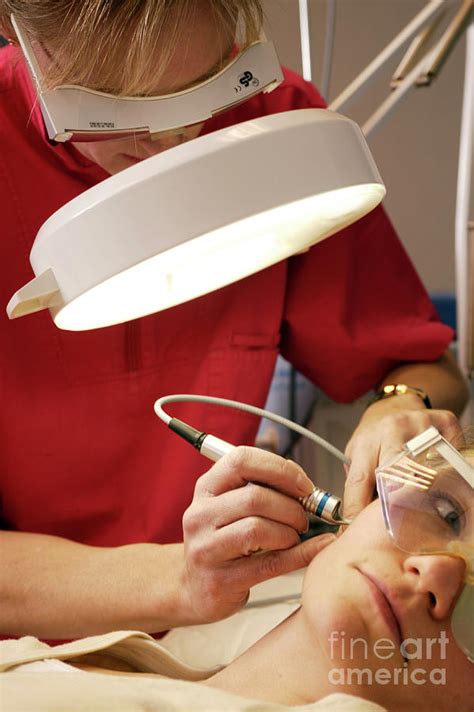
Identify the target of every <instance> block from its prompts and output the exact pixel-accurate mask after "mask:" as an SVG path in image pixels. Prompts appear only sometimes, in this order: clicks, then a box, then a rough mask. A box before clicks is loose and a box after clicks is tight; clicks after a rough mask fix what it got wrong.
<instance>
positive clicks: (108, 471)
mask: <svg viewBox="0 0 474 712" xmlns="http://www.w3.org/2000/svg"><path fill="white" fill-rule="evenodd" d="M322 106H324V102H323V100H322V98H321V96H320V95H319V94H318V92H317V91H316V90H315V89H314V87H313V86H311V85H310V84H308V83H307V82H304V81H303V80H302V79H301V78H300V77H298V76H297V75H296V74H294V73H293V72H289V71H286V72H285V82H284V83H283V84H282V85H281V86H280V87H279V88H278V89H276V90H275V91H274V92H272V93H271V94H260V95H258V96H256V97H255V98H253V99H250V100H249V101H247V102H246V103H244V104H241V105H240V106H237V107H236V108H235V109H232V110H230V111H227V112H225V113H223V114H221V115H219V116H218V117H216V118H214V119H212V120H210V121H208V122H207V123H206V125H205V127H204V130H203V133H207V132H209V131H214V130H216V129H218V128H222V127H224V126H229V125H232V124H235V123H238V122H241V121H245V120H247V119H251V118H255V117H257V116H261V115H264V114H271V113H275V112H279V111H286V110H289V109H295V108H307V107H322ZM249 170H251V166H249ZM315 170H317V166H315ZM105 178H107V174H106V173H105V172H104V171H103V170H102V169H101V168H99V167H98V166H97V165H95V164H93V163H90V162H88V161H87V160H86V159H85V158H84V157H82V156H81V155H79V154H78V152H77V151H75V149H74V147H73V146H71V145H67V144H65V145H61V144H58V145H52V144H51V143H50V142H49V141H48V139H47V137H46V135H45V131H44V128H43V123H42V119H41V116H40V113H39V110H38V107H37V106H36V105H35V97H34V91H33V89H32V86H31V83H30V80H29V78H28V75H27V72H26V69H25V65H24V63H23V60H22V59H21V56H20V55H19V53H18V52H17V50H15V49H14V48H11V47H9V48H5V49H2V50H0V226H1V228H0V229H1V238H0V269H1V279H0V305H1V309H0V403H1V407H0V517H1V522H0V523H1V525H2V526H3V528H6V529H14V530H21V531H31V532H43V533H46V534H55V535H59V536H63V537H66V538H68V539H72V540H75V541H80V542H85V543H88V544H97V545H105V546H116V545H120V544H126V543H132V542H162V543H166V542H175V541H179V540H181V538H182V529H181V516H182V514H183V512H184V510H185V509H186V507H187V506H188V505H189V503H190V501H191V499H192V494H193V489H194V484H195V482H196V479H197V477H199V475H200V474H202V473H203V472H204V471H206V470H207V469H208V468H209V466H210V463H209V462H208V461H206V460H205V459H204V458H203V457H201V456H200V455H198V454H197V453H196V452H195V451H194V450H193V449H192V448H191V447H190V446H189V445H188V444H186V443H185V442H183V441H182V440H180V439H179V438H178V437H177V436H176V435H174V434H173V433H172V432H171V431H169V430H168V429H167V428H166V427H165V426H164V425H163V423H162V422H161V421H159V420H158V419H157V417H156V416H155V414H154V412H153V403H154V401H155V399H156V398H157V397H159V396H162V395H166V394H170V393H202V394H212V395H214V396H221V397H225V398H233V399H237V400H242V401H246V402H248V403H253V404H255V405H258V406H262V405H263V404H264V403H265V399H266V395H267V391H268V388H269V384H270V381H271V378H272V373H273V367H274V364H275V359H276V356H277V353H278V352H279V351H280V352H281V353H282V355H283V356H284V357H285V358H287V359H288V360H289V361H291V362H292V363H293V364H294V365H295V366H296V368H297V369H299V370H300V371H302V372H303V373H304V374H305V375H306V376H307V377H308V378H310V379H311V380H312V381H314V383H316V384H317V385H318V386H319V387H320V388H321V389H322V390H324V391H325V392H326V393H327V394H328V395H329V396H331V397H332V398H334V399H335V400H337V401H351V400H352V399H354V398H357V397H358V396H360V395H361V394H363V393H364V392H366V391H367V390H369V389H370V388H371V387H373V386H374V385H375V384H377V382H378V381H379V380H380V379H381V378H382V377H383V376H384V374H386V373H387V372H388V370H389V369H391V368H393V367H394V366H395V365H396V364H397V363H399V362H402V361H416V360H422V361H424V360H433V359H436V358H438V357H439V356H440V355H441V354H442V353H443V352H444V351H445V349H446V348H447V346H448V344H449V342H450V340H451V338H452V332H451V330H450V329H449V328H448V327H446V326H444V325H442V324H441V323H439V321H438V319H437V316H436V313H435V310H434V308H433V306H432V304H431V302H430V301H429V299H428V297H427V295H426V293H425V290H424V288H423V286H422V285H421V283H420V280H419V278H418V276H417V275H416V273H415V271H414V269H413V266H412V265H411V263H410V261H409V259H408V257H407V255H406V253H405V251H404V249H403V247H402V245H401V244H400V241H399V240H398V238H397V236H396V234H395V232H394V230H393V228H392V226H391V224H390V222H389V220H388V219H387V216H386V215H385V213H384V211H383V210H382V209H377V210H375V211H374V212H372V213H371V214H370V215H369V216H367V217H366V218H364V219H363V220H361V221H359V222H358V223H357V224H356V225H353V226H351V227H350V228H347V229H346V230H344V231H342V232H341V233H339V234H337V235H335V236H333V237H331V238H329V239H327V240H326V241H324V242H322V243H320V244H319V245H317V246H315V247H314V248H312V249H311V250H310V251H309V252H307V253H305V254H303V255H300V256H297V257H294V258H291V259H290V260H288V261H284V262H281V263H280V264H277V265H275V266H274V267H271V268H270V269H267V270H265V271H263V272H261V273H259V274H256V275H254V276H252V277H249V278H248V279H245V280H242V281H240V282H238V283H236V284H233V285H231V286H229V287H226V288H224V289H221V290H219V291H217V292H215V293H213V294H209V295H207V296H204V297H201V298H200V299H196V300H195V301H192V302H190V303H188V304H183V305H181V306H178V307H175V308H173V309H170V310H168V311H165V312H162V313H160V314H156V315H152V316H148V317H146V318H143V319H138V320H136V321H133V322H130V323H128V324H123V325H119V326H113V327H109V328H106V329H101V330H98V331H89V332H82V333H72V332H65V331H60V330H59V329H57V328H56V327H55V326H54V324H53V322H52V320H51V318H50V316H49V313H47V312H42V313H38V314H35V315H33V316H29V317H26V318H23V319H19V320H17V321H13V322H10V321H9V320H8V319H7V316H6V314H5V310H4V307H5V306H6V304H7V302H8V300H9V298H10V297H11V295H12V294H13V292H15V291H16V290H17V289H18V288H19V287H20V286H21V285H23V284H25V282H27V281H28V280H29V279H31V278H32V276H33V273H32V271H31V267H30V264H29V260H28V255H29V252H30V249H31V246H32V243H33V240H34V238H35V235H36V233H37V231H38V229H39V227H40V226H41V224H42V223H43V222H44V221H45V220H46V219H47V218H48V217H49V216H50V215H51V214H52V213H53V212H54V211H55V210H57V209H58V208H60V207H61V206H62V205H64V204H65V203H66V202H67V201H69V200H71V199H72V198H74V197H75V196H77V195H78V194H79V193H81V192H82V191H84V190H86V189H87V188H89V187H90V186H92V185H95V184H96V183H98V182H99V181H101V180H104V179H105ZM275 180H278V176H275ZM216 187H218V176H216ZM185 209H186V196H183V210H185ZM130 239H131V240H133V235H130ZM170 410H171V412H172V414H173V415H176V416H177V417H181V418H183V419H184V420H187V421H188V422H189V423H191V424H193V425H195V426H196V427H198V428H200V429H203V430H207V431H208V432H212V433H214V434H215V435H217V436H219V437H222V438H224V439H227V440H229V441H230V442H233V443H236V444H237V443H241V444H243V443H247V444H251V443H252V442H253V441H254V437H255V433H256V429H257V426H258V423H257V421H256V420H255V419H254V418H252V417H251V416H248V415H245V414H241V413H237V412H233V411H229V410H227V409H218V408H211V407H207V406H196V405H192V406H191V405H179V406H178V405H175V406H173V407H172V408H171V409H170Z"/></svg>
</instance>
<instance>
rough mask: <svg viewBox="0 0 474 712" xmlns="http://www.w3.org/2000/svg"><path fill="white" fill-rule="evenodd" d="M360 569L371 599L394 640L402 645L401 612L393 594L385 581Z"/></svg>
mask: <svg viewBox="0 0 474 712" xmlns="http://www.w3.org/2000/svg"><path fill="white" fill-rule="evenodd" d="M358 571H359V573H361V574H362V576H363V577H364V579H365V580H366V582H367V584H368V589H369V591H370V597H371V600H372V602H373V603H374V604H375V606H376V608H377V610H378V612H379V613H380V616H381V618H382V619H383V621H384V622H385V624H386V626H387V628H388V629H389V630H390V632H391V634H392V638H393V640H394V641H395V643H396V644H397V645H398V646H400V645H401V644H402V641H403V635H402V629H401V625H400V618H399V613H398V611H397V608H396V606H395V604H394V601H393V596H391V595H390V592H389V591H388V590H387V587H386V586H384V584H383V582H381V581H379V580H378V579H377V578H375V576H373V575H372V574H371V573H370V572H368V571H361V569H358Z"/></svg>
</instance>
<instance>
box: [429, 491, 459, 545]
mask: <svg viewBox="0 0 474 712" xmlns="http://www.w3.org/2000/svg"><path fill="white" fill-rule="evenodd" d="M430 504H431V506H432V507H433V509H434V510H435V512H436V514H437V515H438V516H439V517H440V518H441V519H442V520H443V522H444V524H445V525H446V526H447V527H449V529H450V530H451V531H452V532H454V533H455V534H456V535H457V536H459V534H460V533H461V529H462V526H463V521H464V510H463V509H462V507H461V506H460V505H459V504H458V502H456V500H454V499H453V498H452V497H451V495H449V494H447V493H446V492H441V491H436V492H433V493H431V496H430Z"/></svg>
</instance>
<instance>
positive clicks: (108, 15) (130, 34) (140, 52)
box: [0, 0, 263, 96]
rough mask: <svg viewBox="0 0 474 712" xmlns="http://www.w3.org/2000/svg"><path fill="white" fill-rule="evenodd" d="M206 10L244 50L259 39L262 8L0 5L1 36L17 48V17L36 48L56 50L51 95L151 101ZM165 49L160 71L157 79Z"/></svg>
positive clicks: (240, 1)
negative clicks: (86, 92)
mask: <svg viewBox="0 0 474 712" xmlns="http://www.w3.org/2000/svg"><path fill="white" fill-rule="evenodd" d="M199 5H201V7H202V6H205V7H206V9H210V10H211V11H212V16H213V19H214V22H215V23H216V26H220V27H222V28H223V29H225V30H226V31H230V32H231V33H232V34H231V36H234V35H235V36H236V42H237V43H238V44H240V45H241V46H247V45H248V44H250V43H252V42H254V41H255V40H256V39H258V36H259V34H260V31H261V26H262V23H263V11H262V6H261V1H260V0H36V1H35V0H0V28H1V29H2V32H3V33H4V34H5V35H6V36H7V37H8V38H10V39H12V40H15V33H14V30H13V27H12V25H11V21H10V15H12V14H13V15H14V16H15V18H16V19H17V20H18V21H19V22H20V23H21V26H22V27H24V28H25V31H26V32H27V33H28V35H29V37H30V39H31V40H33V41H35V40H36V41H37V42H40V43H41V44H42V45H43V46H44V47H46V48H48V50H50V52H51V54H52V55H53V58H54V61H52V62H51V64H50V66H49V68H48V70H47V72H46V75H45V83H46V85H47V86H48V87H50V88H52V87H54V86H58V85H60V84H65V83H67V84H79V85H82V86H87V87H89V88H91V89H98V90H101V91H109V92H112V93H115V94H120V95H129V96H130V95H146V94H149V93H150V92H151V91H153V85H155V86H156V82H157V80H158V79H159V78H160V76H161V75H162V74H163V72H164V70H165V69H166V66H167V64H168V62H169V60H170V58H171V55H172V52H173V49H174V46H175V43H176V40H177V37H178V35H179V31H180V28H183V27H186V26H191V27H192V23H193V14H194V12H195V11H196V9H198V7H199ZM158 48H159V56H160V63H159V66H158V67H156V68H155V67H154V66H153V67H152V69H153V71H150V69H151V67H150V63H151V61H152V58H153V57H156V56H157V51H158ZM221 63H224V48H221Z"/></svg>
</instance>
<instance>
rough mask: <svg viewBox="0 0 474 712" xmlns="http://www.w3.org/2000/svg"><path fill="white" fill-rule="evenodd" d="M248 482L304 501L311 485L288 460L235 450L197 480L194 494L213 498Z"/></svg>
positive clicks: (244, 449) (249, 449)
mask: <svg viewBox="0 0 474 712" xmlns="http://www.w3.org/2000/svg"><path fill="white" fill-rule="evenodd" d="M247 482H259V483H261V484H264V485H268V486H270V487H272V488H273V489H276V490H279V491H280V492H283V493H285V494H288V495H290V496H291V497H305V496H306V495H308V494H310V493H311V491H312V489H313V483H312V482H311V480H310V479H309V477H308V475H307V474H306V473H305V472H304V470H303V469H302V468H301V467H300V466H299V465H297V464H296V463H295V462H292V461H291V460H285V458H283V457H280V456H279V455H275V454H273V453H269V452H266V451H264V450H259V449H258V448H254V447H243V446H242V447H236V448H235V449H234V450H232V452H230V453H228V454H227V455H225V457H223V458H221V459H220V460H219V461H218V462H216V464H215V465H214V466H213V467H211V469H210V470H209V471H208V472H206V473H205V474H204V475H202V477H200V478H199V480H198V482H197V483H196V490H195V494H196V495H197V496H199V497H206V496H208V497H215V496H217V495H219V494H222V493H223V492H227V491H229V490H233V489H237V488H238V487H242V486H243V485H246V484H247Z"/></svg>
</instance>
